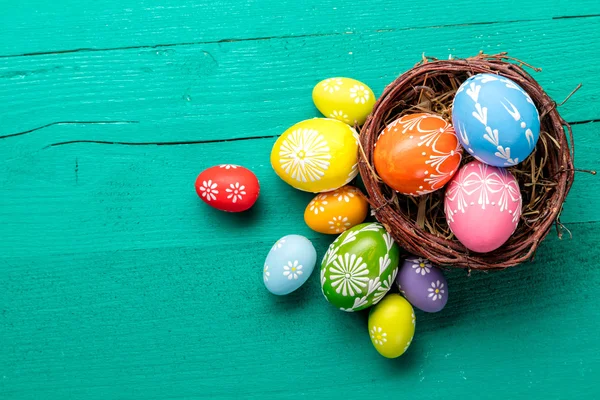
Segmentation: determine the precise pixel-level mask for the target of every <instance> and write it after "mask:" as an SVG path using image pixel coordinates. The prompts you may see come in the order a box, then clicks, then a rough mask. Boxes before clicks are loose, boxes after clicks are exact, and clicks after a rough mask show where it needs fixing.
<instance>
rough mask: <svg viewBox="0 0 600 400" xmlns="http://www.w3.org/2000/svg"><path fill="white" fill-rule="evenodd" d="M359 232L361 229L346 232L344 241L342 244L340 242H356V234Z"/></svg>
mask: <svg viewBox="0 0 600 400" xmlns="http://www.w3.org/2000/svg"><path fill="white" fill-rule="evenodd" d="M358 232H359V231H348V232H346V237H345V238H344V240H343V241H342V244H340V246H343V245H345V244H348V243H352V242H354V241H355V240H356V235H358Z"/></svg>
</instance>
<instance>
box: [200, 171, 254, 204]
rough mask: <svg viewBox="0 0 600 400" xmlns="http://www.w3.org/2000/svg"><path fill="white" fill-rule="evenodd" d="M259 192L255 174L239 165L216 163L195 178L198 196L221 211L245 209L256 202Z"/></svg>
mask: <svg viewBox="0 0 600 400" xmlns="http://www.w3.org/2000/svg"><path fill="white" fill-rule="evenodd" d="M259 192H260V185H259V184H258V179H256V175H254V173H253V172H252V171H250V170H249V169H247V168H244V167H241V166H239V165H231V164H223V165H217V166H214V167H211V168H208V169H205V170H204V171H202V172H201V173H200V175H198V178H196V193H198V196H200V198H201V199H202V200H203V201H204V202H205V203H206V204H208V205H209V206H211V207H214V208H216V209H217V210H221V211H228V212H240V211H246V210H247V209H249V208H250V207H252V206H253V205H254V203H256V199H258V193H259Z"/></svg>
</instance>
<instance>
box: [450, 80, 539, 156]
mask: <svg viewBox="0 0 600 400" xmlns="http://www.w3.org/2000/svg"><path fill="white" fill-rule="evenodd" d="M452 124H453V125H454V128H455V129H456V132H457V134H458V137H459V140H460V142H461V144H462V146H463V147H464V148H465V149H466V150H467V151H468V152H469V153H471V154H472V155H473V156H474V157H475V158H477V159H478V160H480V161H482V162H484V163H486V164H489V165H493V166H496V167H507V166H511V165H516V164H518V163H520V162H521V161H523V160H525V159H526V158H527V157H528V156H529V155H530V154H531V152H532V151H533V149H534V148H535V145H536V143H537V141H538V138H539V136H540V115H539V113H538V110H537V108H536V107H535V104H533V100H532V99H531V97H530V96H529V94H527V92H525V90H523V88H521V86H519V85H518V84H516V83H515V82H513V81H512V80H510V79H508V78H505V77H503V76H500V75H494V74H478V75H475V76H472V77H470V78H469V79H467V80H466V81H465V82H464V83H463V84H462V85H460V87H459V88H458V91H457V92H456V95H455V97H454V102H453V106H452Z"/></svg>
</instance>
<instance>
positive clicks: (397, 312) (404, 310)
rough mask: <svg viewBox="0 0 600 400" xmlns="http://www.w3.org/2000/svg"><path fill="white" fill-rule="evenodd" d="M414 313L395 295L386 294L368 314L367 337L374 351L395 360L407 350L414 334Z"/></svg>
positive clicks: (404, 300) (407, 304)
mask: <svg viewBox="0 0 600 400" xmlns="http://www.w3.org/2000/svg"><path fill="white" fill-rule="evenodd" d="M415 322H416V320H415V313H414V310H413V308H412V307H411V305H410V304H409V302H408V301H406V299H405V298H404V297H402V296H400V295H399V294H397V293H392V294H388V295H387V296H385V298H384V299H383V300H381V301H380V302H379V304H377V305H376V306H375V307H373V308H372V309H371V311H370V312H369V336H370V337H371V343H373V346H375V350H377V351H378V352H379V354H381V355H382V356H384V357H387V358H396V357H400V356H401V355H402V354H404V353H405V352H406V350H408V346H410V343H411V342H412V339H413V336H414V334H415Z"/></svg>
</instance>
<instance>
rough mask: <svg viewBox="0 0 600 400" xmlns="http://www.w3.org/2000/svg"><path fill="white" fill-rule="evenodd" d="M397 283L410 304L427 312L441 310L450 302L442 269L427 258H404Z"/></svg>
mask: <svg viewBox="0 0 600 400" xmlns="http://www.w3.org/2000/svg"><path fill="white" fill-rule="evenodd" d="M396 285H398V289H399V290H400V293H402V294H403V295H404V297H406V299H407V300H408V301H409V302H410V304H412V305H413V306H415V307H417V308H418V309H420V310H422V311H425V312H430V313H432V312H438V311H441V310H442V309H443V308H444V307H445V306H446V303H447V302H448V283H447V282H446V278H445V277H444V274H443V273H442V270H440V269H439V268H438V267H436V266H434V265H433V264H431V262H430V261H429V260H427V259H425V258H419V257H409V258H407V259H406V260H404V262H403V263H402V264H401V265H400V267H399V268H398V276H396Z"/></svg>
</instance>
